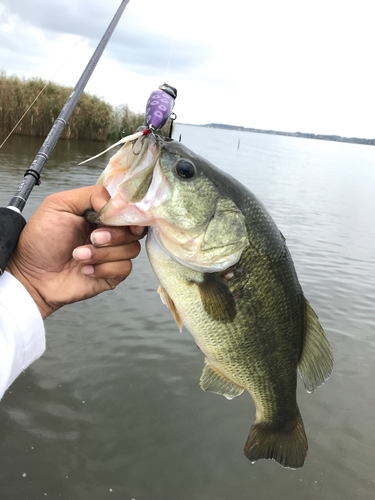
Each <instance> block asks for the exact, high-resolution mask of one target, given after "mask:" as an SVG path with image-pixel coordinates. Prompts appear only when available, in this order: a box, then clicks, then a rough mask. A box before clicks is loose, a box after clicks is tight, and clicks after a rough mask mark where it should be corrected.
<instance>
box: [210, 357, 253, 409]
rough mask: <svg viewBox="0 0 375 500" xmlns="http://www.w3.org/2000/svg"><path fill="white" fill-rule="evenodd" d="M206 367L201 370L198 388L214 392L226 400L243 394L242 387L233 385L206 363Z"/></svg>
mask: <svg viewBox="0 0 375 500" xmlns="http://www.w3.org/2000/svg"><path fill="white" fill-rule="evenodd" d="M205 361H206V366H205V367H204V368H203V372H202V376H201V379H200V386H201V388H202V389H203V390H204V391H208V392H214V393H215V394H221V395H222V396H225V397H226V398H227V399H233V398H235V397H236V396H239V395H240V394H242V393H243V391H244V389H243V387H240V386H239V385H237V384H235V383H234V382H232V381H231V380H229V379H228V378H227V377H225V376H224V375H222V374H221V373H220V372H218V371H217V370H215V368H213V367H212V366H211V365H210V364H209V363H208V361H207V359H206V360H205Z"/></svg>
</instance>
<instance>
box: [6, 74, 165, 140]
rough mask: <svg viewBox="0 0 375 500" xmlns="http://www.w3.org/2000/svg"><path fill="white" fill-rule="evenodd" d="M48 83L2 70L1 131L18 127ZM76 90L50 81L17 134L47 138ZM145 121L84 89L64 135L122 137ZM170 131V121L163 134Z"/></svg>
mask: <svg viewBox="0 0 375 500" xmlns="http://www.w3.org/2000/svg"><path fill="white" fill-rule="evenodd" d="M45 85H46V82H45V81H43V80H41V79H40V78H33V79H28V80H26V79H20V78H18V77H16V76H7V75H6V73H5V72H4V71H0V133H1V134H8V133H9V132H10V131H11V130H12V129H13V128H14V127H15V126H16V124H17V122H18V121H19V120H20V118H21V117H22V115H23V114H24V113H25V111H26V110H27V108H28V107H29V106H30V104H31V103H32V102H33V101H34V99H35V98H36V97H37V96H38V94H39V93H40V91H41V90H42V89H43V87H44V86H45ZM72 90H73V89H72V88H69V87H63V86H61V85H56V84H55V83H51V82H49V83H48V84H47V85H46V87H45V89H44V90H43V92H42V93H41V95H40V96H39V98H38V99H37V100H36V102H35V103H34V104H33V106H32V107H31V109H30V110H29V111H28V113H27V114H26V115H25V116H24V118H23V119H22V121H21V123H20V124H19V125H18V126H17V128H16V129H15V131H14V133H15V134H21V135H33V136H39V137H46V136H47V134H48V132H49V131H50V129H51V127H52V125H53V123H54V121H55V120H56V118H57V117H58V115H59V113H60V111H61V109H62V108H63V106H64V104H65V102H66V100H67V98H68V97H69V95H70V93H71V92H72ZM146 97H147V96H146ZM145 104H146V100H145ZM144 124H145V114H144V113H133V112H132V111H130V109H129V107H128V106H127V105H126V104H124V105H122V106H117V107H116V108H113V107H112V106H111V105H110V104H108V103H107V102H105V101H103V100H102V99H99V98H98V97H96V96H91V95H89V94H86V93H85V92H84V93H83V94H82V95H81V97H80V99H79V101H78V103H77V106H76V107H75V109H74V111H73V113H72V115H71V117H70V118H69V120H68V123H67V125H66V127H65V129H64V131H63V133H62V135H61V138H65V139H92V140H97V141H104V140H106V139H108V138H109V139H111V140H118V139H120V138H121V134H122V132H123V131H125V134H126V135H129V134H132V133H134V132H135V131H136V130H137V128H138V127H139V126H140V125H144ZM167 130H168V131H169V124H168V125H166V126H165V127H164V129H162V131H160V133H161V134H162V135H167V133H168V132H167Z"/></svg>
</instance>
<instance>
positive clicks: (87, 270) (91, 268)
mask: <svg viewBox="0 0 375 500" xmlns="http://www.w3.org/2000/svg"><path fill="white" fill-rule="evenodd" d="M82 274H85V275H86V276H87V275H90V274H94V266H83V267H82Z"/></svg>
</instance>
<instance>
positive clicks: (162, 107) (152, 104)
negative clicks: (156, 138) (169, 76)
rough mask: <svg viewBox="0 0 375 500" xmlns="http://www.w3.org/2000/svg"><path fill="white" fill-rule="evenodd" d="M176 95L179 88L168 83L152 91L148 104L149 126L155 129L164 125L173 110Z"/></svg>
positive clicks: (147, 121)
mask: <svg viewBox="0 0 375 500" xmlns="http://www.w3.org/2000/svg"><path fill="white" fill-rule="evenodd" d="M176 97H177V90H176V89H175V88H174V87H171V86H169V85H167V84H166V83H165V84H164V85H160V87H159V88H158V89H157V90H154V91H153V92H152V94H151V95H150V97H149V98H148V101H147V105H146V123H147V127H149V128H152V129H153V130H159V129H161V128H162V127H164V125H165V124H166V123H167V121H168V118H169V115H170V114H171V112H172V109H173V107H174V101H175V99H176Z"/></svg>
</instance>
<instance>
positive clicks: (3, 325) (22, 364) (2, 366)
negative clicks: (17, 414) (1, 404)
mask: <svg viewBox="0 0 375 500" xmlns="http://www.w3.org/2000/svg"><path fill="white" fill-rule="evenodd" d="M44 350H45V331H44V324H43V319H42V317H41V315H40V312H39V310H38V308H37V306H36V304H35V302H34V300H33V299H32V297H31V296H30V294H29V293H28V291H27V290H26V289H25V287H24V286H23V285H22V284H21V283H20V282H19V281H18V280H17V279H16V278H14V277H13V276H12V275H11V274H9V273H7V272H5V273H4V275H3V276H1V277H0V398H1V397H2V395H3V394H4V392H5V391H6V389H7V388H8V387H9V386H10V384H11V383H12V382H13V381H14V380H15V379H16V378H17V377H18V375H19V374H20V373H21V372H22V371H23V370H25V369H26V368H27V367H28V366H29V365H30V364H31V363H32V362H33V361H35V360H36V359H37V358H39V357H40V356H41V355H42V354H43V352H44Z"/></svg>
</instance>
